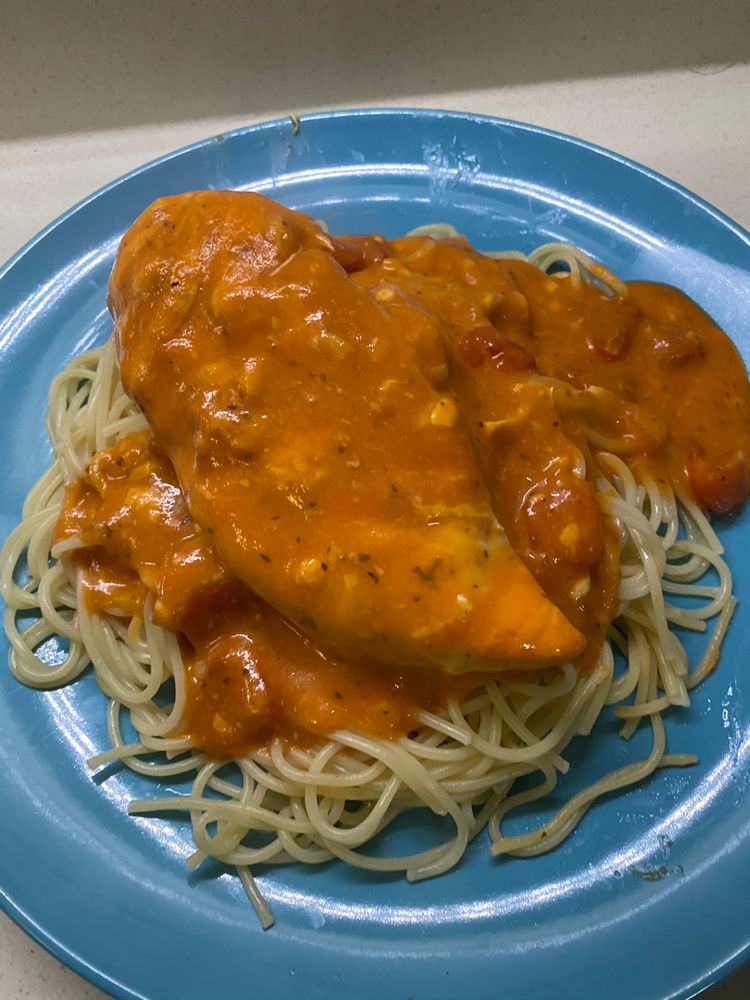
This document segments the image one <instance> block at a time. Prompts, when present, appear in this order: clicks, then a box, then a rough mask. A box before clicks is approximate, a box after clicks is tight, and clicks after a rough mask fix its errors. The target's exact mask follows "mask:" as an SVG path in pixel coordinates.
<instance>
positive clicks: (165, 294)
mask: <svg viewBox="0 0 750 1000" xmlns="http://www.w3.org/2000/svg"><path fill="white" fill-rule="evenodd" d="M335 251H336V247H335V246H334V244H333V242H332V241H331V240H330V239H329V238H328V236H327V235H326V234H325V233H324V232H323V231H322V230H321V229H320V227H318V226H317V225H316V224H315V223H313V222H312V221H311V220H309V219H307V218H306V217H305V216H303V215H300V214H298V213H295V212H292V211H290V210H288V209H285V208H283V207H281V206H279V205H277V204H275V203H273V202H271V201H269V200H268V199H265V198H263V197H261V196H259V195H253V194H246V193H238V192H195V193H191V194H186V195H180V196H176V197H172V198H165V199H161V200H160V201H157V202H156V203H155V204H154V205H152V206H151V207H150V208H149V209H147V210H146V211H145V212H144V213H143V215H142V216H141V217H140V218H139V219H138V220H137V221H136V223H135V224H134V225H133V227H132V228H131V229H130V230H129V231H128V233H127V234H126V236H125V237H124V239H123V241H122V243H121V245H120V249H119V252H118V256H117V261H116V264H115V268H114V272H113V274H112V278H111V283H110V307H111V311H112V314H113V317H114V319H115V335H116V342H117V346H118V353H119V357H120V361H121V370H122V379H123V383H124V385H125V388H126V389H127V391H128V392H129V393H130V394H131V395H132V397H133V398H134V399H135V400H136V401H137V402H138V403H139V404H140V405H141V406H142V408H143V409H144V411H145V414H146V416H147V418H148V420H149V423H150V425H151V427H152V430H153V433H154V435H155V438H156V441H157V442H158V444H159V446H160V447H161V448H162V449H163V450H164V451H165V453H166V454H167V455H168V456H169V458H170V459H171V461H172V463H173V465H174V468H175V470H176V473H177V476H178V478H179V482H180V485H181V487H182V489H183V491H184V493H185V495H186V497H187V500H188V504H189V507H190V512H191V515H192V517H193V518H194V519H195V521H196V522H197V523H198V524H199V525H201V526H202V527H203V528H204V529H205V530H206V531H208V532H209V533H210V534H211V536H212V540H213V544H214V545H215V547H216V549H217V551H218V553H219V555H220V558H221V560H222V562H223V564H224V565H225V566H226V567H227V568H228V569H229V570H230V571H231V572H232V573H233V574H234V575H236V576H237V577H239V578H240V579H241V580H242V581H243V582H244V583H245V584H247V585H248V586H249V587H250V588H252V589H253V590H254V591H255V592H256V593H257V594H259V595H260V596H261V597H262V598H263V599H264V600H266V601H267V602H268V603H270V604H271V605H272V606H273V607H275V608H276V609H277V610H278V611H279V612H281V613H282V614H283V615H285V616H286V617H288V618H289V619H291V620H292V621H294V622H296V623H297V624H298V625H299V626H300V627H301V628H303V629H304V630H305V631H306V632H308V634H310V635H312V636H314V637H315V639H316V641H317V642H320V643H322V644H324V645H326V646H328V647H331V648H334V649H338V650H340V651H341V652H344V653H347V654H357V653H364V652H366V653H367V654H368V655H370V656H375V657H378V658H379V659H382V660H384V661H388V662H391V663H397V664H402V665H409V664H422V665H424V664H432V665H435V666H437V667H440V668H442V669H443V670H447V671H450V672H461V671H465V670H473V669H483V670H494V669H498V670H500V669H504V668H508V667H511V666H512V667H536V666H540V665H545V664H550V663H557V662H561V661H564V660H567V659H570V658H572V657H575V656H577V655H578V654H579V653H580V652H581V651H582V649H583V646H584V644H585V641H584V638H583V636H582V634H581V632H580V631H579V630H578V629H576V628H575V627H574V626H573V625H572V624H571V623H570V622H569V621H568V620H567V618H566V617H565V616H564V614H563V613H562V612H561V611H560V610H559V609H558V608H557V607H556V606H555V604H553V603H552V602H551V601H550V600H549V599H548V598H547V596H546V595H545V593H544V591H543V590H542V588H541V587H540V585H539V584H538V583H537V581H536V580H535V579H534V577H533V576H532V574H531V573H530V572H529V570H528V569H527V567H526V566H525V565H524V563H523V562H522V561H521V560H520V559H519V557H518V556H517V555H516V553H515V552H514V550H513V548H512V547H511V545H510V544H509V542H508V538H507V535H506V533H505V531H504V530H503V528H502V526H501V525H500V523H499V522H498V520H497V517H496V515H495V512H494V510H493V507H492V504H491V500H490V494H489V491H488V488H487V484H486V477H485V472H484V470H483V469H482V467H481V463H480V462H479V461H478V459H477V457H476V454H475V451H474V448H473V446H472V441H471V434H470V430H469V428H468V427H467V426H466V425H465V422H464V419H463V418H462V415H461V413H460V411H459V408H458V406H457V401H456V397H455V395H454V394H453V393H452V392H451V391H450V390H449V388H448V383H446V381H445V380H446V378H447V373H448V364H447V357H446V354H445V349H444V346H443V340H442V339H441V335H440V331H439V328H438V325H437V322H436V320H435V319H434V318H432V317H431V316H430V314H429V313H428V312H427V311H425V310H424V309H420V308H417V307H415V306H413V305H410V304H409V303H408V302H404V301H401V300H399V298H398V296H396V295H394V294H393V292H392V291H391V290H390V289H389V288H388V287H387V285H382V284H381V285H379V286H378V287H377V288H373V289H368V288H365V287H362V286H361V285H359V284H357V283H355V282H354V281H352V279H351V278H350V277H349V276H348V275H347V273H346V271H345V270H344V267H343V266H342V264H341V263H340V262H339V260H337V257H336V252H335Z"/></svg>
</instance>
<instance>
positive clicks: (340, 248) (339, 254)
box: [330, 235, 390, 274]
mask: <svg viewBox="0 0 750 1000" xmlns="http://www.w3.org/2000/svg"><path fill="white" fill-rule="evenodd" d="M330 239H331V243H333V256H334V257H335V258H336V260H337V261H338V262H339V264H341V266H342V267H343V269H344V270H345V271H346V272H347V273H349V274H351V273H352V272H353V271H363V270H364V269H365V268H366V267H369V266H370V265H371V264H377V263H378V262H379V261H381V260H382V259H383V258H384V257H387V256H389V254H390V247H389V246H388V241H387V240H386V239H385V237H383V236H378V235H375V236H331V237H330Z"/></svg>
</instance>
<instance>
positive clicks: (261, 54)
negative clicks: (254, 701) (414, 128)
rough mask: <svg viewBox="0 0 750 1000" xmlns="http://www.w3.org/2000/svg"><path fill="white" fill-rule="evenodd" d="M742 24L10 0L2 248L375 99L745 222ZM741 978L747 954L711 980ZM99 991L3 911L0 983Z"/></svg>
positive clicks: (521, 0) (627, 16)
mask: <svg viewBox="0 0 750 1000" xmlns="http://www.w3.org/2000/svg"><path fill="white" fill-rule="evenodd" d="M230 10H231V11H232V14H233V16H232V18H231V19H230V17H229V15H228V12H229V11H230ZM237 11H242V12H243V13H242V15H241V16H240V17H239V19H238V18H237ZM217 12H218V13H217ZM749 41H750V5H749V4H747V3H746V2H744V0H737V2H731V0H729V2H726V0H725V2H720V0H716V2H714V3H713V4H710V5H709V4H706V3H705V2H704V0H689V2H683V3H679V4H674V3H673V4H665V3H659V2H657V0H630V2H629V3H628V4H618V5H615V4H614V3H608V2H606V0H605V2H601V0H600V2H598V3H597V2H593V0H589V2H578V3H569V4H561V3H550V2H546V0H544V2H541V0H540V2H536V0H518V2H516V0H479V2H475V3H471V2H469V0H465V2H464V3H461V4H457V3H447V2H440V3H427V2H422V0H412V2H411V3H409V4H407V3H406V2H404V3H402V4H400V3H398V2H396V0H393V2H383V0H381V2H371V3H368V4H366V5H364V4H357V3H356V2H354V3H352V2H351V0H346V2H344V0H318V2H312V0H311V2H309V3H301V2H287V0H280V2H277V3H276V4H268V5H265V4H264V5H263V6H262V7H261V6H260V5H257V4H255V5H254V4H252V3H248V4H246V5H239V4H237V5H231V7H230V5H229V4H224V5H222V4H213V5H212V4H204V3H195V2H194V3H189V2H187V0H184V2H178V0H163V2H160V3H150V4H146V3H139V2H138V0H136V2H134V3H132V4H129V5H126V6H125V7H123V6H122V5H120V4H117V5H115V4H108V3H107V2H106V0H105V2H103V3H94V2H84V0H71V2H69V3H67V4H56V5H53V4H46V3H44V2H41V0H39V2H37V0H26V2H21V0H6V3H5V4H4V5H3V16H2V28H1V29H0V94H2V101H0V182H1V184H2V191H3V194H4V197H3V210H2V213H0V260H4V259H5V258H7V257H8V256H10V255H11V254H12V253H13V252H14V251H15V250H16V249H17V248H18V247H19V246H21V245H22V244H23V243H24V242H25V241H26V240H27V239H29V238H30V237H31V236H33V235H34V233H36V232H37V231H38V230H39V229H41V228H42V227H43V226H44V225H46V224H47V223H48V222H50V221H51V220H52V219H53V218H55V217H56V216H57V215H59V214H60V213H61V212H63V211H64V210H65V209H67V208H68V207H70V205H72V204H73V203H75V202H76V201H78V200H79V199H80V198H82V197H84V196H85V195H87V194H89V193H90V192H91V191H93V190H95V189H96V188H98V187H100V186H101V185H102V184H105V183H106V182H107V181H109V180H112V179H113V178H115V177H117V176H118V175H120V174H122V173H124V172H125V171H127V170H129V169H131V168H132V167H135V166H137V165H138V164H141V163H143V162H144V161H146V160H149V159H152V158H153V157H155V156H158V155H160V154H162V153H165V152H168V151H169V150H171V149H174V148H176V147H178V146H181V145H184V144H186V143H189V142H192V141H193V140H195V139H200V138H202V137H204V136H208V135H212V134H215V133H218V132H222V131H226V130H228V129H231V128H235V127H238V126H241V125H244V124H248V123H250V122H254V121H259V120H262V119H266V118H273V117H277V116H282V115H285V114H288V113H289V112H296V113H298V114H299V113H304V112H307V111H314V110H319V109H325V108H332V107H362V106H372V105H380V106H393V105H401V106H410V107H439V108H454V109H460V110H470V111H475V112H481V113H486V114H494V115H500V116H503V117H508V118H515V119H518V120H521V121H528V122H533V123H534V124H538V125H543V126H547V127H550V128H554V129H559V130H560V131H563V132H569V133H572V134H574V135H577V136H581V137H583V138H585V139H588V140H591V141H593V142H595V143H598V144H600V145H603V146H607V147H609V148H611V149H614V150H617V151H618V152H620V153H624V154H626V155H627V156H630V157H632V158H634V159H636V160H639V161H641V162H642V163H645V164H647V165H648V166H650V167H653V168H655V169H656V170H659V171H661V172H662V173H664V174H666V175H668V176H670V177H672V178H674V179H675V180H677V181H679V182H680V183H682V184H684V185H686V186H687V187H688V188H690V189H691V190H693V191H695V192H696V193H697V194H699V195H701V196H702V197H704V198H706V199H707V200H708V201H710V202H712V203H713V204H714V205H716V206H717V207H718V208H720V209H722V210H723V211H724V212H726V213H727V214H728V215H730V216H731V217H732V218H734V219H735V220H736V221H737V222H739V223H740V224H741V225H744V226H745V227H746V228H750V185H748V182H747V165H748V163H750V127H748V120H749V118H748V116H749V112H750V64H748V62H747V61H745V62H744V63H743V62H742V60H743V59H745V60H747V58H748V42H749ZM748 995H750V970H740V971H739V972H737V973H735V974H734V976H732V977H731V978H730V980H728V981H727V982H725V983H724V984H722V985H720V986H719V987H716V988H715V989H714V990H712V991H709V993H707V994H705V996H706V997H710V998H711V1000H718V998H719V997H721V998H723V1000H745V998H746V997H747V996H748ZM103 996H104V994H102V993H101V992H100V991H99V990H97V989H95V988H94V987H92V986H89V985H88V984H87V983H85V982H84V981H83V980H82V979H80V978H79V977H78V976H77V975H76V974H75V973H73V972H71V971H70V970H68V969H66V968H64V967H63V966H62V965H61V964H60V963H59V962H58V961H57V960H56V959H54V958H52V957H51V956H50V955H48V954H47V953H46V952H45V951H44V950H43V949H42V948H40V947H39V946H38V945H36V944H35V943H34V942H32V941H31V939H30V938H28V937H27V936H26V935H25V934H24V933H23V932H22V931H20V930H19V929H18V928H17V927H15V925H13V924H12V923H11V922H10V921H9V920H8V919H7V918H6V917H4V916H2V915H0V998H2V1000H15V998H20V997H32V998H35V1000H47V998H56V1000H58V998H59V1000H84V998H86V1000H93V998H98V997H103ZM457 1000H458V998H457ZM595 1000H597V998H595ZM634 1000H641V998H634ZM643 1000H648V998H643Z"/></svg>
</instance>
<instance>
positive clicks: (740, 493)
mask: <svg viewBox="0 0 750 1000" xmlns="http://www.w3.org/2000/svg"><path fill="white" fill-rule="evenodd" d="M687 474H688V481H689V482H690V487H691V489H692V491H693V494H694V495H695V499H696V500H697V501H698V503H699V504H700V505H701V507H705V508H707V509H708V510H712V511H713V512H714V513H715V514H726V513H727V512H728V511H730V510H731V509H732V508H733V507H736V506H737V505H738V504H741V503H742V501H743V500H744V499H745V498H746V497H747V495H748V492H749V489H748V485H749V484H748V468H747V459H746V457H745V453H744V452H742V451H733V452H724V454H722V455H718V456H715V455H713V456H705V455H700V454H698V452H697V451H694V452H693V453H692V454H691V455H690V456H689V457H688V460H687Z"/></svg>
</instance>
